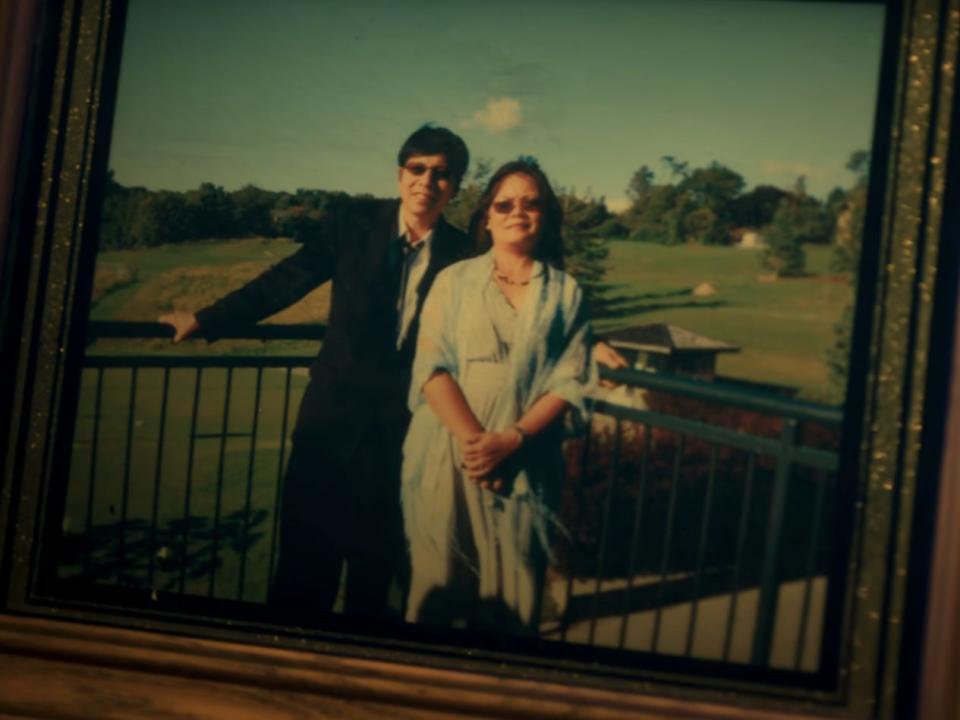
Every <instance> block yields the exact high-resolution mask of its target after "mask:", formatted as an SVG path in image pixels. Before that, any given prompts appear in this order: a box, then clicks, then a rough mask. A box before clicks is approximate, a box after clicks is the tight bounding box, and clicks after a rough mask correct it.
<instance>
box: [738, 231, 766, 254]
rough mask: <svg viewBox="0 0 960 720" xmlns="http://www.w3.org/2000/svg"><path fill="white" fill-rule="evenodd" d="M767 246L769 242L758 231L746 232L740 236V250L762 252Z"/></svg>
mask: <svg viewBox="0 0 960 720" xmlns="http://www.w3.org/2000/svg"><path fill="white" fill-rule="evenodd" d="M766 246H767V240H766V238H764V237H763V235H761V234H760V233H759V232H758V231H757V230H746V231H744V233H743V234H742V235H741V236H740V242H739V243H737V247H738V248H742V249H744V250H762V249H763V248H765V247H766Z"/></svg>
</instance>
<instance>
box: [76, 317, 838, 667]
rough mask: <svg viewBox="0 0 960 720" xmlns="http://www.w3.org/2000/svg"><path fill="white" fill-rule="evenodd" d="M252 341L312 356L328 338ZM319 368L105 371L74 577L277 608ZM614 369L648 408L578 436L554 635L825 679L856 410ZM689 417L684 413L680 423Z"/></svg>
mask: <svg viewBox="0 0 960 720" xmlns="http://www.w3.org/2000/svg"><path fill="white" fill-rule="evenodd" d="M171 336H172V333H171V331H170V329H169V328H168V327H166V326H163V325H158V324H154V323H91V324H90V327H89V333H88V337H89V339H90V340H91V341H92V340H94V339H97V338H108V337H109V338H128V339H142V338H150V337H154V338H155V337H171ZM238 337H244V338H256V339H280V338H282V339H311V340H315V339H319V338H321V337H322V328H318V327H316V326H286V327H282V326H261V327H258V328H256V329H252V330H249V331H246V332H244V333H242V334H239V333H238V334H233V333H231V339H233V338H238ZM93 349H94V350H95V346H94V348H93ZM312 360H313V356H308V355H303V356H271V355H257V356H236V355H220V356H214V355H202V354H199V355H197V354H192V355H189V356H186V355H181V354H167V353H151V354H128V355H117V354H111V355H105V354H93V353H91V354H89V355H88V356H87V358H86V361H85V366H84V370H83V379H82V388H81V397H80V405H79V413H78V420H77V426H76V432H75V441H74V453H73V458H72V464H71V471H70V477H69V483H68V489H67V502H66V514H65V517H64V521H63V525H64V530H65V532H64V540H65V541H64V543H63V544H62V548H61V551H60V558H59V565H58V576H59V577H60V579H62V580H64V581H66V582H72V583H86V584H89V583H91V582H92V583H97V584H100V585H107V586H115V587H125V588H139V589H141V590H147V591H149V592H150V593H151V594H152V595H153V596H154V597H155V598H158V597H159V596H162V595H163V596H166V595H180V596H183V595H188V596H189V595H194V596H196V595H199V596H206V597H211V598H222V599H229V600H234V601H241V602H248V603H260V602H263V601H264V600H265V596H266V588H267V584H268V580H269V578H270V576H271V575H272V571H273V564H274V555H275V549H276V523H277V517H276V512H275V511H276V508H277V506H278V500H279V497H280V490H281V487H280V483H281V481H282V477H283V467H284V462H285V459H286V457H287V455H288V450H289V448H288V445H287V442H288V441H287V437H288V435H289V432H288V430H289V429H290V427H291V422H290V413H291V412H292V411H295V410H296V408H297V406H298V405H299V398H298V396H299V394H300V393H302V391H303V387H304V385H305V383H306V378H305V372H304V369H305V368H306V367H307V366H308V365H309V364H310V363H311V362H312ZM602 374H603V376H605V377H607V378H609V379H612V380H615V381H617V382H618V383H620V384H621V385H622V386H625V387H628V388H634V389H635V390H633V391H632V392H633V393H634V396H633V397H632V398H627V399H625V400H623V401H621V402H613V401H611V400H610V399H609V398H607V399H603V398H601V397H597V398H594V399H592V400H591V402H590V404H589V418H588V423H587V426H586V428H585V429H581V432H580V434H579V436H578V437H573V438H571V440H569V441H568V444H567V448H566V450H567V454H568V461H569V462H568V466H569V468H568V469H569V472H568V477H567V479H566V482H565V487H564V497H563V509H562V511H561V521H562V524H563V525H564V526H565V528H566V530H567V532H566V533H563V534H562V535H563V537H561V538H560V539H559V540H558V545H557V548H556V549H557V550H558V552H557V555H558V558H559V560H558V564H557V567H556V568H555V569H554V570H552V571H551V578H550V580H548V583H547V595H550V596H551V598H552V606H553V607H552V611H551V610H550V609H548V610H547V612H546V613H545V618H544V622H543V624H542V628H543V632H544V634H545V636H547V637H556V638H559V639H561V640H565V641H567V642H581V643H587V644H592V645H607V646H612V647H618V648H623V649H630V650H641V651H647V652H653V653H668V654H677V655H684V656H691V657H711V658H713V659H718V660H722V661H726V662H738V663H740V662H748V663H752V664H757V665H770V664H775V665H777V666H784V667H792V668H795V669H813V668H815V667H816V662H817V660H816V644H817V638H819V633H820V631H821V623H820V622H819V621H818V619H817V616H816V615H817V614H816V613H815V612H814V606H815V605H816V606H822V604H823V596H824V592H825V585H826V580H825V567H826V557H827V554H828V552H829V544H828V541H829V538H828V537H827V536H826V535H825V533H824V529H825V528H826V527H828V522H829V513H830V511H831V507H832V498H833V496H834V494H835V492H834V491H835V484H836V475H835V474H836V467H837V453H836V450H835V445H836V442H835V441H836V435H837V433H838V432H839V427H840V424H841V421H842V416H841V413H840V411H839V410H838V409H836V408H829V407H825V406H820V405H816V404H813V403H808V402H803V401H798V400H795V399H792V398H786V397H777V396H771V395H769V394H764V393H760V392H757V391H745V390H744V389H742V388H739V387H735V386H725V385H723V384H717V383H710V382H706V381H702V380H695V379H688V378H680V377H669V376H664V375H659V374H653V373H649V372H640V371H632V370H622V371H616V372H612V371H604V372H603V373H602ZM640 391H643V394H640ZM677 399H679V400H677ZM654 400H656V401H657V402H654ZM677 402H682V403H687V405H685V406H683V407H680V408H679V409H678V408H671V407H669V406H670V403H675V404H676V403H677ZM690 403H693V405H692V406H691V405H690ZM711 408H713V409H712V410H711ZM718 409H719V410H718ZM672 410H677V412H673V411H672ZM810 428H813V429H815V430H816V431H817V432H816V433H815V435H816V437H814V438H813V439H812V440H811V439H809V438H806V437H805V432H804V431H805V430H807V429H810ZM811 443H812V444H811ZM788 510H789V512H788ZM561 586H562V591H558V590H557V589H558V588H560V587H561ZM791 623H792V624H791ZM788 631H789V632H788ZM788 636H792V637H789V640H784V638H787V637H788ZM775 639H776V642H775ZM708 646H709V647H708ZM785 647H786V648H788V651H785V650H784V648H785ZM788 655H789V658H788V657H787V656H788Z"/></svg>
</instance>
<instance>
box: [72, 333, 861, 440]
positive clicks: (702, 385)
mask: <svg viewBox="0 0 960 720" xmlns="http://www.w3.org/2000/svg"><path fill="white" fill-rule="evenodd" d="M325 331H326V326H325V325H322V324H320V323H315V324H309V325H307V324H295V325H294V324H289V325H286V324H280V325H269V324H258V325H250V326H247V327H242V328H241V327H238V328H236V329H234V328H231V330H230V333H229V335H224V334H218V335H216V339H218V340H321V339H322V338H323V335H324V332H325ZM87 337H88V339H91V340H92V339H95V338H126V339H134V338H172V337H173V328H172V327H170V326H169V325H167V324H166V323H159V322H130V321H104V320H95V321H91V322H90V323H89V325H88V326H87ZM204 339H213V338H212V336H211V338H208V337H207V336H206V335H205V334H204V333H203V332H202V331H200V332H198V333H196V334H195V335H192V336H191V337H190V338H189V340H204ZM189 340H188V341H189ZM600 377H601V378H602V379H605V380H612V381H614V382H617V383H619V384H621V385H626V386H628V387H635V388H644V389H647V390H658V391H664V392H669V393H672V394H676V395H682V396H684V397H689V398H694V399H696V400H706V401H708V402H716V403H721V404H724V405H732V406H734V407H738V408H742V409H744V410H755V411H758V412H763V413H767V414H771V415H780V416H783V417H786V418H791V419H794V420H801V421H814V422H818V423H822V424H824V425H828V426H831V427H840V425H842V424H843V410H842V409H841V408H839V407H837V406H833V405H822V404H820V403H814V402H810V401H808V400H797V399H796V398H789V397H781V396H776V395H768V394H765V393H761V392H758V391H755V390H747V389H745V388H743V387H740V386H738V385H735V384H733V383H726V382H723V381H715V382H707V381H705V380H697V379H695V378H687V377H682V376H678V375H669V374H665V373H654V372H649V371H643V370H609V369H607V368H603V367H601V368H600Z"/></svg>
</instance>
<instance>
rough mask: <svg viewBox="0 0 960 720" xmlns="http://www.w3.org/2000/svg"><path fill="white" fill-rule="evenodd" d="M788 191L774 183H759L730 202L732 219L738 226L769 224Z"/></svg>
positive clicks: (756, 226) (752, 226) (753, 226)
mask: <svg viewBox="0 0 960 720" xmlns="http://www.w3.org/2000/svg"><path fill="white" fill-rule="evenodd" d="M786 195H787V192H786V191H785V190H781V189H780V188H778V187H774V186H773V185H757V186H756V187H755V188H753V189H752V190H750V191H749V192H746V193H743V194H742V195H740V196H738V197H735V198H733V199H732V200H731V201H730V203H729V209H730V219H731V221H732V223H733V224H734V225H735V226H736V227H748V228H761V227H763V226H764V225H769V224H770V221H771V220H773V214H774V213H775V212H776V210H777V205H779V204H780V201H781V200H782V199H783V198H784V197H786Z"/></svg>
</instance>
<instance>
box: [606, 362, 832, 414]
mask: <svg viewBox="0 0 960 720" xmlns="http://www.w3.org/2000/svg"><path fill="white" fill-rule="evenodd" d="M600 377H601V378H602V379H604V380H612V381H614V382H616V383H620V384H621V385H627V386H629V387H637V388H644V389H646V390H658V391H664V392H669V393H671V394H674V395H683V396H684V397H689V398H694V399H696V400H707V401H709V402H716V403H722V404H724V405H733V406H736V407H739V408H743V409H744V410H756V411H759V412H764V413H767V414H770V415H780V416H783V417H787V418H791V419H794V420H812V421H815V422H819V423H823V424H824V425H830V426H834V427H839V426H840V425H842V424H843V409H842V408H840V407H837V406H835V405H821V404H820V403H815V402H810V401H809V400H797V399H796V398H790V397H782V396H778V395H768V394H765V393H761V392H758V391H755V390H747V389H744V388H743V387H740V386H739V385H735V384H733V383H727V382H723V381H716V382H707V381H706V380H697V379H695V378H688V377H682V376H679V375H671V374H667V373H658V372H650V371H646V370H609V369H607V368H603V367H601V368H600Z"/></svg>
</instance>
